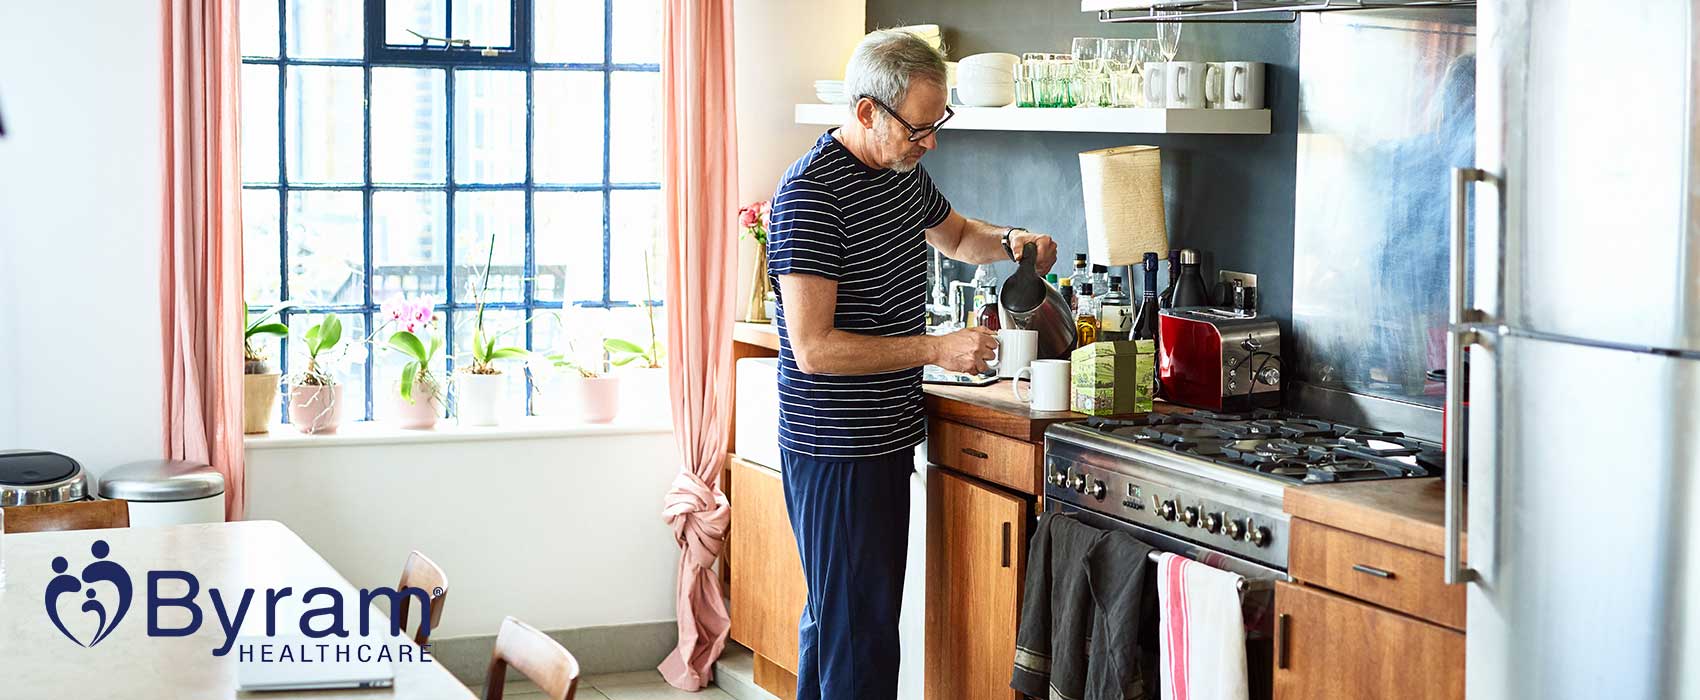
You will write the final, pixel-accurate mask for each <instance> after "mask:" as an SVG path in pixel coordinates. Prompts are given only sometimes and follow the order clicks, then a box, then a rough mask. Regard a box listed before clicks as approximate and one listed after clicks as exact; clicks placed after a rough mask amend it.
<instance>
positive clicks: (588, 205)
mask: <svg viewBox="0 0 1700 700" xmlns="http://www.w3.org/2000/svg"><path fill="white" fill-rule="evenodd" d="M531 216H532V227H533V231H534V232H533V234H532V236H533V245H534V246H535V248H536V260H537V282H536V290H537V292H536V294H537V298H538V299H542V300H545V301H564V302H567V303H572V302H575V301H597V302H600V301H602V193H601V192H538V193H536V194H534V195H532V215H531Z"/></svg>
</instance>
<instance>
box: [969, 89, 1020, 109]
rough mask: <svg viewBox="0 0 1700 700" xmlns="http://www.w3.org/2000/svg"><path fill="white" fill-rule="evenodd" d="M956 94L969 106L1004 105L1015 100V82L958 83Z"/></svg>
mask: <svg viewBox="0 0 1700 700" xmlns="http://www.w3.org/2000/svg"><path fill="white" fill-rule="evenodd" d="M956 96H957V97H958V98H961V100H962V104H965V105H968V106H969V107H1003V106H1005V105H1008V104H1010V103H1012V102H1014V101H1015V84H1014V83H1011V84H1009V85H986V84H983V83H958V84H957V85H956Z"/></svg>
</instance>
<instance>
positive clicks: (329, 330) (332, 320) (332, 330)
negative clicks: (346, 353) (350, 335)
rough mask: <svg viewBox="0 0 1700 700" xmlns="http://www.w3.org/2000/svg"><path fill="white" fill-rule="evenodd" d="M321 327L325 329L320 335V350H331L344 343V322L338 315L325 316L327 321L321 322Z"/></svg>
mask: <svg viewBox="0 0 1700 700" xmlns="http://www.w3.org/2000/svg"><path fill="white" fill-rule="evenodd" d="M319 326H320V327H322V328H324V330H323V331H321V332H320V333H319V349H321V350H329V349H331V348H334V347H336V344H337V343H340V342H342V320H341V319H339V318H337V317H336V314H325V320H323V321H320V322H319Z"/></svg>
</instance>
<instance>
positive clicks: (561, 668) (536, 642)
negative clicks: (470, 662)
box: [484, 617, 578, 700]
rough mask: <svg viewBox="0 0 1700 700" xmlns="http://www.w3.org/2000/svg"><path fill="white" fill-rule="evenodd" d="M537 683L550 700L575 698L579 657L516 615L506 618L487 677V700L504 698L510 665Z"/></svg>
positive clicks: (498, 633) (485, 695)
mask: <svg viewBox="0 0 1700 700" xmlns="http://www.w3.org/2000/svg"><path fill="white" fill-rule="evenodd" d="M509 664H512V665H513V667H514V668H515V669H517V670H519V672H520V674H521V675H524V676H525V677H526V679H527V680H529V681H531V682H532V683H536V684H537V688H538V689H539V690H541V691H543V696H544V697H546V698H549V700H573V693H576V692H578V659H575V658H573V655H572V654H571V653H569V652H568V651H567V650H566V649H565V648H564V647H562V646H561V645H560V644H559V643H557V642H556V641H555V640H553V639H550V638H549V635H546V634H544V633H542V632H539V631H537V628H535V627H532V626H531V625H528V624H525V623H523V622H520V621H519V620H515V619H513V618H512V617H509V618H505V619H503V620H502V629H501V631H499V632H497V633H496V648H495V649H494V650H492V651H491V652H490V669H489V672H488V674H486V675H485V676H484V678H485V680H484V700H502V686H503V685H504V684H505V683H506V679H507V674H508V665H509Z"/></svg>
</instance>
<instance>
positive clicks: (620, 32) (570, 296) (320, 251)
mask: <svg viewBox="0 0 1700 700" xmlns="http://www.w3.org/2000/svg"><path fill="white" fill-rule="evenodd" d="M456 4H459V5H460V7H461V9H460V11H458V13H457V10H456ZM398 7H399V8H401V9H400V10H399V12H402V13H408V12H411V13H413V14H411V15H406V16H402V17H401V19H399V20H397V21H396V22H390V21H389V19H390V18H391V17H394V16H398V15H397V13H398V10H397V8H398ZM468 8H470V9H468ZM241 12H242V53H243V58H242V63H243V76H242V81H243V86H242V87H243V106H242V110H243V124H242V131H243V154H242V171H243V172H242V174H243V183H244V184H243V189H244V192H243V194H244V198H243V206H244V214H243V218H244V230H245V241H244V243H245V256H244V257H245V261H244V265H245V278H246V285H245V286H246V287H247V289H246V290H245V293H246V296H247V298H248V301H249V305H250V306H251V307H252V308H253V309H254V310H255V311H259V310H261V309H264V308H266V307H268V306H269V305H271V304H272V303H275V302H277V301H278V300H280V299H288V300H291V301H293V302H295V303H296V304H297V305H296V306H293V307H291V308H289V309H287V310H286V311H285V312H284V314H283V317H284V320H285V321H286V322H287V323H289V324H290V325H291V326H292V328H291V337H290V338H285V339H282V340H281V341H280V342H278V343H275V344H273V345H272V346H271V347H270V348H269V352H268V354H270V355H272V356H273V357H274V362H276V363H278V364H279V365H280V366H281V370H282V371H283V372H284V373H285V374H286V375H287V374H289V373H290V372H293V371H297V370H299V369H300V366H299V365H300V364H301V362H302V358H303V356H302V354H301V347H300V346H301V345H302V344H301V343H300V342H299V338H300V337H301V333H302V332H303V331H304V329H305V327H306V326H308V325H310V324H312V323H314V322H316V321H317V319H318V317H319V316H321V315H322V314H325V313H337V314H339V315H340V316H341V318H342V320H343V323H344V326H345V328H347V329H348V330H347V331H345V345H346V344H347V342H348V341H347V340H346V339H347V338H350V337H353V338H363V337H365V336H366V335H368V334H370V333H371V329H373V328H374V327H375V326H377V325H381V324H382V322H383V320H382V319H381V318H379V315H380V314H379V312H380V309H381V307H382V305H383V303H384V302H385V301H386V300H388V299H389V298H390V297H392V296H395V295H398V294H402V295H407V296H411V297H416V298H417V297H426V298H429V299H431V301H432V303H433V306H434V308H435V309H436V310H437V312H438V313H439V315H440V318H442V319H443V324H444V325H443V326H442V327H441V331H442V333H443V334H444V336H445V338H446V339H447V340H448V342H447V350H446V353H447V354H448V357H445V358H444V360H443V365H442V366H441V367H439V368H438V369H439V370H440V371H442V372H444V373H445V375H444V376H450V374H449V373H452V372H453V371H454V369H455V364H456V361H455V356H456V355H460V356H463V357H464V354H465V353H466V352H467V350H466V348H465V347H464V346H465V344H466V339H467V338H469V337H470V335H471V330H470V328H469V326H470V318H471V312H472V310H473V309H474V308H475V303H474V300H473V299H472V296H471V286H470V282H471V280H472V278H473V276H474V274H475V273H476V272H478V270H479V269H480V268H483V266H484V261H485V254H486V252H487V250H488V249H487V248H485V247H484V244H485V243H486V242H487V241H490V240H495V241H496V244H495V257H496V260H497V262H496V263H494V264H492V265H491V266H490V267H489V269H488V271H487V272H488V274H489V275H490V278H491V280H492V282H491V286H492V289H491V291H490V294H489V296H488V300H487V302H486V304H485V306H486V309H487V313H486V316H487V321H486V327H487V328H490V329H492V330H503V329H510V330H511V331H512V333H511V334H509V335H508V336H507V337H506V338H504V339H503V341H502V342H501V344H503V345H517V344H518V341H519V339H520V337H521V336H522V335H523V339H524V344H525V346H526V347H527V348H532V349H538V350H543V349H559V348H561V347H562V346H563V342H562V338H563V337H564V336H570V335H572V334H573V331H574V330H576V329H577V328H576V327H578V326H581V325H582V323H581V321H583V320H584V319H586V318H589V316H587V314H599V315H597V316H596V318H597V319H602V320H601V321H597V322H598V323H602V324H603V325H604V327H607V328H610V329H625V332H620V331H619V330H609V331H606V332H605V335H617V336H628V337H629V336H634V335H636V334H637V333H638V331H637V330H636V329H638V328H639V327H647V326H648V324H647V320H648V319H647V318H644V317H645V316H646V315H647V314H650V313H653V312H654V307H655V306H656V305H658V304H659V303H660V300H659V299H657V298H653V297H656V296H659V295H658V294H657V292H656V291H655V290H654V289H653V288H652V286H651V281H650V280H649V270H648V269H646V267H648V266H650V265H651V263H650V262H648V261H649V259H651V258H655V257H656V256H657V255H658V254H659V243H658V238H657V236H656V224H655V222H656V221H658V220H659V218H660V207H661V199H660V196H659V190H660V184H659V182H658V180H659V176H660V173H659V167H660V166H659V151H658V145H657V144H658V141H659V133H658V126H659V113H658V111H659V103H660V99H659V92H660V80H659V72H660V66H659V65H658V61H659V59H658V57H659V47H660V40H661V39H660V21H659V17H660V15H659V13H660V8H659V0H555V1H553V2H541V1H540V2H539V3H538V7H533V5H532V0H494V1H492V0H484V1H483V2H479V1H478V0H388V2H385V0H368V2H367V5H366V6H365V7H361V6H359V5H357V4H355V3H352V2H349V1H348V0H242V2H241ZM386 12H387V13H388V14H386ZM479 12H483V13H485V15H489V14H490V13H492V12H494V13H495V17H494V19H491V18H490V17H488V16H486V17H484V18H483V20H485V21H484V24H483V26H484V27H486V28H488V27H489V26H496V27H498V29H497V30H495V31H493V32H488V33H487V34H490V35H492V36H497V37H500V36H502V35H501V31H502V30H501V29H500V28H501V27H503V26H505V27H506V31H507V32H508V35H507V36H508V37H509V40H508V41H507V42H506V45H503V46H500V47H499V48H497V49H496V50H495V53H496V54H497V55H496V56H489V55H486V54H488V53H490V52H488V51H485V50H484V48H483V47H480V46H477V45H476V44H475V43H469V45H468V46H467V47H455V48H453V49H449V50H444V49H442V48H437V47H441V46H442V44H441V42H437V43H436V44H435V46H436V47H433V48H428V49H422V48H420V47H418V46H417V45H416V46H411V47H409V46H401V45H397V44H396V42H395V39H396V37H395V31H394V30H395V29H396V28H397V27H406V28H411V27H410V26H408V22H406V21H404V20H408V19H422V20H424V21H423V22H422V24H423V25H425V29H424V30H422V31H419V32H418V33H419V34H423V35H427V36H437V34H436V33H435V30H434V29H433V27H434V26H439V25H434V24H433V22H435V21H436V20H438V19H444V20H445V21H448V22H461V21H462V20H463V19H466V21H465V22H464V24H465V25H467V26H465V27H453V26H448V25H441V26H443V29H444V34H445V35H447V36H451V37H452V36H454V35H455V34H456V33H460V32H462V31H463V29H465V30H468V31H469V32H470V33H472V34H475V35H476V34H477V33H478V31H479V28H480V26H481V25H480V24H479V22H480V21H481V20H480V19H479V18H480V16H479V14H478V13H479ZM504 22H505V23H506V24H505V25H503V23H504ZM622 25H624V26H622ZM597 29H600V31H596V30H597ZM386 42H388V43H386ZM490 43H494V42H490ZM374 138H376V141H375V140H374ZM655 267H659V266H658V265H656V266H655ZM656 284H658V282H657V283H656ZM556 310H558V311H556ZM550 313H559V314H562V315H563V317H564V319H565V320H564V323H562V324H554V323H546V322H545V321H546V319H543V318H542V317H543V316H544V315H545V314H550ZM491 318H496V319H503V320H502V321H498V322H492V321H491V320H489V319H491ZM645 332H647V331H645ZM386 335H387V333H386ZM634 339H636V338H634ZM382 341H383V338H381V337H380V338H377V339H376V342H375V343H373V344H370V345H367V346H363V347H355V346H349V347H350V350H349V351H348V352H350V353H351V356H350V357H348V358H346V364H347V365H349V366H350V369H348V370H347V371H346V372H345V373H343V374H342V376H340V377H339V379H340V381H341V382H342V384H343V385H344V386H345V387H351V388H354V389H356V390H357V393H358V397H352V398H350V399H345V400H346V401H350V402H351V408H350V409H345V412H344V415H346V416H351V417H355V418H364V419H367V420H370V419H373V418H375V417H383V416H384V406H383V401H382V398H381V397H383V396H385V395H386V394H387V393H388V391H389V389H388V385H389V383H390V381H391V378H392V377H393V376H394V375H395V374H396V371H399V367H400V364H399V362H400V361H399V360H397V362H396V364H395V366H394V367H388V364H389V363H388V359H387V358H386V357H385V355H393V354H394V353H386V352H385V351H382V350H378V349H375V348H374V346H382V345H383V343H382ZM292 345H293V346H294V347H293V348H292V347H291V346H292ZM292 350H293V351H292ZM381 364H382V365H385V366H383V367H380V366H379V365H381ZM517 369H518V368H517V367H515V368H511V369H510V371H509V372H508V374H509V375H514V376H520V375H522V373H521V372H518V371H517ZM392 370H393V371H392ZM516 381H517V380H516ZM532 391H533V387H532V386H531V384H530V383H529V382H527V383H526V385H525V391H524V392H521V393H523V396H524V399H525V401H526V404H527V406H528V408H529V406H530V405H531V401H530V399H531V394H532ZM374 396H377V397H380V401H379V402H377V405H376V406H375V402H374ZM515 400H516V401H517V400H518V398H516V399H515ZM375 408H376V409H377V410H375ZM285 413H286V414H287V412H285ZM286 419H287V417H286Z"/></svg>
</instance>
